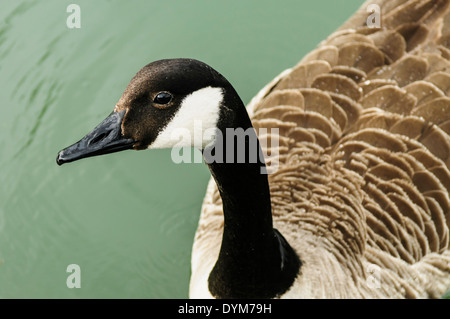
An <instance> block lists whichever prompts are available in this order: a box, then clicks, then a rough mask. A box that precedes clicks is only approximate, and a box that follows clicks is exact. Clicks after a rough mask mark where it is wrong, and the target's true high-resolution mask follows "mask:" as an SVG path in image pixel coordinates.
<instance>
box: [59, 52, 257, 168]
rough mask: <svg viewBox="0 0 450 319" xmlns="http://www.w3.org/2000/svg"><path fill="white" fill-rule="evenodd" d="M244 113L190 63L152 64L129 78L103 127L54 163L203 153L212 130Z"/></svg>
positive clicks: (203, 67)
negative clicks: (125, 153) (135, 153)
mask: <svg viewBox="0 0 450 319" xmlns="http://www.w3.org/2000/svg"><path fill="white" fill-rule="evenodd" d="M243 109H244V107H243V104H242V101H241V100H240V98H239V96H238V95H237V93H236V92H235V90H234V88H233V87H232V86H231V84H230V83H229V82H228V81H227V80H226V79H225V77H223V76H222V75H221V74H219V73H218V72H217V71H215V70H214V69H213V68H211V67H210V66H208V65H207V64H205V63H203V62H200V61H197V60H193V59H166V60H159V61H156V62H152V63H150V64H148V65H146V66H144V67H143V68H142V69H141V70H139V72H138V73H137V74H136V75H135V76H134V77H133V78H132V80H131V81H130V83H129V84H128V86H127V87H126V89H125V91H124V93H123V95H122V97H121V98H120V99H119V101H118V103H117V104H116V106H115V107H114V110H113V112H112V113H111V114H110V115H109V116H108V117H107V118H106V119H105V120H104V121H102V122H101V123H100V124H99V125H98V126H97V127H95V128H94V130H92V131H91V132H90V133H89V134H87V135H86V136H85V137H84V138H82V139H81V140H80V141H78V142H77V143H75V144H73V145H71V146H69V147H67V148H65V149H63V150H62V151H60V152H59V153H58V156H57V163H58V164H59V165H62V164H64V163H68V162H72V161H76V160H79V159H82V158H86V157H91V156H97V155H102V154H108V153H113V152H118V151H122V150H128V149H134V150H143V149H157V148H171V147H175V146H177V147H184V146H196V147H198V148H200V149H203V148H204V147H205V146H206V145H208V144H209V143H211V142H213V141H214V138H215V135H214V132H215V131H216V130H217V129H221V128H225V127H228V126H230V125H232V122H233V121H234V120H235V119H237V118H241V119H242V114H241V116H239V113H243V112H242V110H243ZM244 111H245V109H244ZM245 118H247V119H248V116H247V115H246V114H245V116H244V119H245ZM241 126H242V125H241ZM247 126H248V124H247ZM182 135H184V137H183V136H182Z"/></svg>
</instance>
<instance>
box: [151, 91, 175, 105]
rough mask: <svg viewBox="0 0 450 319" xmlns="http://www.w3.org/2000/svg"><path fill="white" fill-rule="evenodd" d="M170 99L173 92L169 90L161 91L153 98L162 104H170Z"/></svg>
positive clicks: (155, 101)
mask: <svg viewBox="0 0 450 319" xmlns="http://www.w3.org/2000/svg"><path fill="white" fill-rule="evenodd" d="M170 101H172V94H170V93H168V92H159V93H158V94H157V95H156V96H155V98H154V99H153V102H154V103H156V104H161V105H164V104H168V103H170Z"/></svg>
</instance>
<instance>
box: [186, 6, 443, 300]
mask: <svg viewBox="0 0 450 319" xmlns="http://www.w3.org/2000/svg"><path fill="white" fill-rule="evenodd" d="M369 4H377V5H378V6H379V8H380V9H381V12H380V17H381V28H370V27H368V26H367V25H366V22H367V19H368V17H369V15H370V14H371V12H367V10H366V9H367V6H368V5H369ZM448 8H449V1H444V0H409V1H405V0H403V1H402V0H391V1H389V0H388V1H380V0H379V1H373V0H370V1H368V2H367V3H366V4H364V5H363V6H362V7H361V8H360V9H359V11H358V12H357V13H355V15H354V16H353V17H351V18H350V19H349V20H348V21H347V22H346V23H344V25H343V26H342V27H341V28H340V29H338V30H337V31H336V32H335V33H333V34H332V35H330V36H329V37H328V38H327V39H326V40H324V41H323V42H321V43H320V45H319V46H318V47H317V48H316V49H315V50H314V51H312V52H311V53H310V54H308V55H307V56H305V57H304V58H303V59H302V60H301V61H300V62H299V63H298V64H297V65H296V66H295V67H293V68H292V69H290V70H287V71H285V72H283V73H282V74H281V75H280V76H279V77H277V78H276V79H275V80H274V81H272V82H271V83H270V84H268V85H267V86H266V87H265V88H264V89H263V90H262V91H261V92H260V93H259V94H258V95H257V96H256V97H255V98H254V99H253V100H252V101H251V103H250V105H249V106H248V110H249V113H250V114H251V116H252V121H253V124H254V127H255V129H256V131H257V132H261V131H260V129H261V128H266V129H268V134H265V135H261V134H260V139H261V141H262V144H265V143H266V144H268V145H269V146H270V145H271V141H274V138H277V139H278V145H279V146H278V148H277V149H272V152H275V153H279V157H278V158H270V157H269V160H268V162H269V163H268V164H269V165H270V164H271V163H272V162H271V161H276V160H278V161H279V166H278V170H277V171H276V172H275V173H273V174H270V175H269V183H270V190H271V199H272V208H273V216H274V225H275V227H276V228H278V229H279V230H280V231H281V232H282V233H283V234H284V235H285V237H286V238H287V239H288V241H289V242H290V243H291V245H292V246H293V247H294V248H295V249H296V250H297V252H298V254H299V256H300V258H301V259H302V261H303V263H304V266H303V267H302V269H301V275H300V276H301V277H299V283H298V285H299V287H300V288H293V289H292V291H291V296H292V297H300V296H308V297H331V298H332V297H388V298H396V297H440V296H441V295H442V294H443V293H444V292H445V290H446V289H448V288H449V287H450V251H449V227H450V200H449V190H450V171H449V169H450V97H449V95H450V10H449V9H448ZM271 128H276V129H278V134H275V133H274V132H273V131H272V132H271V131H270V129H271ZM272 154H273V153H272ZM272 164H273V163H272ZM220 214H221V200H220V196H219V194H218V192H217V190H216V189H215V185H214V184H213V183H210V186H209V188H208V193H207V196H206V198H205V202H204V206H203V210H202V216H201V221H200V224H199V229H198V232H197V235H196V243H195V244H194V251H193V258H194V255H196V256H197V257H200V255H202V254H203V253H205V251H206V247H207V245H208V244H207V242H208V241H211V240H216V241H217V240H218V241H219V243H218V244H217V245H216V246H217V247H215V246H214V245H212V246H214V247H213V248H211V249H212V250H213V251H216V250H218V247H220V234H221V227H222V222H221V219H220V218H221V215H220ZM212 246H211V245H210V247H212ZM210 255H211V253H210ZM212 255H214V253H213V254H212ZM197 257H196V258H197ZM195 267H200V268H201V266H199V265H194V264H193V278H194V277H195V272H196V270H195V269H194V268H195ZM208 267H209V266H207V267H206V268H208ZM370 282H372V284H370ZM296 294H297V295H296Z"/></svg>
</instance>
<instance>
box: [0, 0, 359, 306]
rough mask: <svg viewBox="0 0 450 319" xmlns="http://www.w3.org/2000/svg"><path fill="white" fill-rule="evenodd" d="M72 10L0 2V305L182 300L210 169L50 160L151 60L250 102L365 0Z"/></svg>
mask: <svg viewBox="0 0 450 319" xmlns="http://www.w3.org/2000/svg"><path fill="white" fill-rule="evenodd" d="M73 2H74V3H77V4H78V5H79V6H80V8H81V28H80V29H68V28H67V25H66V18H67V15H68V13H67V12H66V8H67V5H68V4H70V3H71V2H68V1H60V0H47V1H25V0H22V1H19V0H2V1H1V4H0V100H1V101H2V103H1V120H0V150H1V151H0V167H1V170H0V298H11V297H14V298H26V297H29V298H37V297H39V298H42V297H49V298H74V297H84V298H95V297H100V298H124V297H128V298H183V297H187V294H188V286H189V284H188V283H189V273H190V250H191V247H192V240H193V237H194V232H195V228H196V225H197V222H198V216H199V212H200V207H201V202H202V199H203V194H204V192H205V188H206V184H207V181H208V179H209V172H208V170H207V168H206V167H205V166H204V165H202V164H184V165H177V164H174V163H172V162H171V161H170V151H167V150H163V151H153V152H134V151H129V152H123V153H120V154H114V155H110V156H104V157H98V158H92V159H87V160H83V161H80V162H77V163H73V164H69V165H65V166H64V167H58V166H57V165H56V163H55V157H56V154H57V152H58V151H59V150H60V149H62V148H63V147H65V146H68V145H69V144H72V143H73V142H76V141H77V140H78V139H80V138H81V137H82V136H84V134H86V133H87V132H88V131H90V130H91V129H92V128H93V127H94V126H95V125H96V124H97V123H99V122H100V121H101V120H102V119H103V118H105V117H106V115H108V114H109V113H110V112H111V111H112V109H113V107H114V105H115V104H116V102H117V100H118V99H119V98H120V95H121V93H122V92H123V90H124V88H125V86H126V85H127V83H128V81H129V80H130V79H131V77H132V76H133V75H134V74H135V73H136V72H137V71H138V70H139V69H140V68H141V67H142V66H144V65H145V64H147V63H149V62H151V61H153V60H157V59H161V58H170V57H193V58H197V59H199V60H203V61H205V62H207V63H209V64H211V65H212V66H214V67H215V68H216V69H218V70H219V71H220V72H221V73H223V74H224V75H225V76H227V77H228V78H229V80H230V81H231V82H232V83H233V84H234V85H235V87H236V89H237V90H238V92H240V94H241V97H242V98H243V100H244V101H245V102H248V101H249V100H250V98H251V97H252V96H253V95H254V94H256V92H257V91H258V89H260V88H261V87H263V85H264V84H265V83H266V82H268V81H269V80H270V79H271V78H273V77H274V76H275V75H276V74H278V73H279V72H280V71H282V70H283V69H285V68H287V67H290V66H292V65H293V64H295V63H296V62H297V61H298V60H299V59H300V58H301V56H303V55H304V54H305V53H307V52H308V51H309V50H311V49H312V48H313V47H315V46H316V44H317V43H318V42H319V41H320V40H322V39H323V38H324V37H325V36H326V35H328V34H329V33H330V32H331V31H333V30H334V29H335V28H336V27H337V26H338V25H339V24H340V23H341V22H343V21H344V20H345V19H346V18H347V17H348V16H349V15H350V14H351V13H352V12H353V11H354V10H355V9H356V8H357V7H358V6H359V5H360V3H361V1H359V0H358V1H356V0H355V1H348V0H345V1H344V0H341V1H333V2H330V1H315V2H314V3H309V2H308V3H306V2H304V3H303V2H299V1H296V0H289V1H287V0H286V1H283V5H281V4H280V3H279V2H274V1H261V0H258V1H256V0H254V1H237V0H232V1H217V2H214V4H212V3H211V1H209V0H196V1H175V0H169V1H164V2H162V1H156V0H153V1H143V0H142V1H132V2H119V1H108V0H99V1H88V0H79V1H73ZM69 264H78V265H79V266H80V269H81V288H80V289H76V288H73V289H69V288H67V286H66V279H67V277H68V275H69V274H68V273H67V272H66V268H67V266H68V265H69Z"/></svg>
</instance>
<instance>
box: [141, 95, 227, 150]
mask: <svg viewBox="0 0 450 319" xmlns="http://www.w3.org/2000/svg"><path fill="white" fill-rule="evenodd" d="M222 101H223V91H222V89H221V88H217V87H215V88H214V87H210V86H208V87H205V88H203V89H200V90H197V91H195V92H192V93H191V94H189V95H188V96H186V97H185V98H184V100H183V101H182V102H181V105H180V107H179V109H178V111H177V113H176V114H175V116H174V117H173V118H172V120H171V121H170V122H169V124H167V126H166V127H165V128H164V129H163V130H162V131H161V132H160V133H159V135H158V136H157V137H156V140H155V141H154V142H153V143H152V144H150V146H149V148H150V149H153V148H171V147H186V146H195V147H198V148H203V147H205V146H206V145H208V144H209V143H211V142H212V141H213V140H214V134H211V131H212V130H215V128H216V126H217V121H218V119H219V112H220V105H221V103H222ZM205 132H206V134H205Z"/></svg>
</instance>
